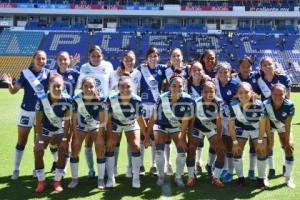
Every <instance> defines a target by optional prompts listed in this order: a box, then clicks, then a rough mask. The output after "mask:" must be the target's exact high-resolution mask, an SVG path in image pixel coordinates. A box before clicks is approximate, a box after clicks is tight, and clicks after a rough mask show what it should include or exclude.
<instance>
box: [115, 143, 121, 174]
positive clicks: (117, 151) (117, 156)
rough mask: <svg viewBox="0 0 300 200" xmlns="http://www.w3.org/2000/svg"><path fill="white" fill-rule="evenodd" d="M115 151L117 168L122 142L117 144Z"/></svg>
mask: <svg viewBox="0 0 300 200" xmlns="http://www.w3.org/2000/svg"><path fill="white" fill-rule="evenodd" d="M114 151H115V153H114V155H115V168H118V158H119V151H120V144H117V145H116V146H115V149H114Z"/></svg>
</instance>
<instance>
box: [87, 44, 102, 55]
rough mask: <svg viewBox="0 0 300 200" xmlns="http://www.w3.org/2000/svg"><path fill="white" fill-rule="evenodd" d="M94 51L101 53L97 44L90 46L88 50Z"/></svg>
mask: <svg viewBox="0 0 300 200" xmlns="http://www.w3.org/2000/svg"><path fill="white" fill-rule="evenodd" d="M94 51H99V52H100V53H101V54H102V49H101V47H100V46H99V45H94V46H92V48H90V50H89V54H91V53H93V52H94Z"/></svg>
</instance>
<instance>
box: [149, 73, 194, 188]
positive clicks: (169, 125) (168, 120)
mask: <svg viewBox="0 0 300 200" xmlns="http://www.w3.org/2000/svg"><path fill="white" fill-rule="evenodd" d="M184 81H185V79H184V77H182V76H181V75H176V74H175V75H174V76H173V77H172V78H171V79H170V87H169V91H168V92H165V93H163V94H162V95H161V96H160V98H159V100H158V102H157V106H156V109H155V112H154V113H153V115H152V117H151V119H150V121H149V123H148V134H147V137H149V135H150V133H151V132H152V129H153V131H154V138H155V145H156V157H155V159H156V164H157V169H158V180H157V185H159V186H162V185H163V184H164V180H165V178H164V177H165V173H164V166H165V157H164V149H165V147H164V146H165V142H166V140H167V139H168V138H169V137H171V139H172V140H173V141H174V143H175V145H176V148H177V158H176V177H175V183H176V185H177V186H178V187H184V186H185V184H184V183H183V180H182V175H183V171H184V165H185V161H186V156H185V152H186V149H187V144H186V132H187V130H188V128H189V121H190V119H191V115H192V112H193V111H192V110H193V106H194V103H193V100H192V99H191V97H190V95H188V94H187V93H185V92H183V85H184Z"/></svg>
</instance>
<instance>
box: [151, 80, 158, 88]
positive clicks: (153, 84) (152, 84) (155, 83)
mask: <svg viewBox="0 0 300 200" xmlns="http://www.w3.org/2000/svg"><path fill="white" fill-rule="evenodd" d="M149 85H150V86H151V87H157V85H158V82H157V81H156V80H152V81H150V82H149Z"/></svg>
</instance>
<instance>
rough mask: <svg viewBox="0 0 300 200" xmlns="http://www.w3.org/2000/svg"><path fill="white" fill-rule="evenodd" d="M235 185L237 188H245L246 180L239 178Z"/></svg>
mask: <svg viewBox="0 0 300 200" xmlns="http://www.w3.org/2000/svg"><path fill="white" fill-rule="evenodd" d="M237 185H238V186H239V187H245V186H246V180H245V178H244V177H239V178H238V180H237Z"/></svg>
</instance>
